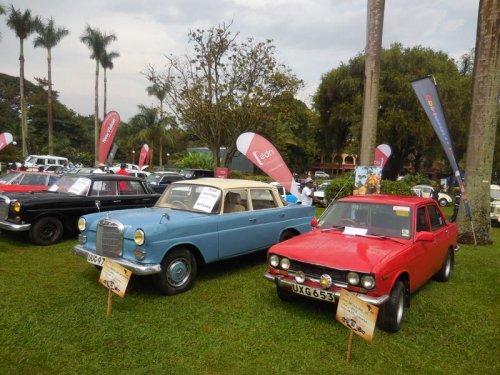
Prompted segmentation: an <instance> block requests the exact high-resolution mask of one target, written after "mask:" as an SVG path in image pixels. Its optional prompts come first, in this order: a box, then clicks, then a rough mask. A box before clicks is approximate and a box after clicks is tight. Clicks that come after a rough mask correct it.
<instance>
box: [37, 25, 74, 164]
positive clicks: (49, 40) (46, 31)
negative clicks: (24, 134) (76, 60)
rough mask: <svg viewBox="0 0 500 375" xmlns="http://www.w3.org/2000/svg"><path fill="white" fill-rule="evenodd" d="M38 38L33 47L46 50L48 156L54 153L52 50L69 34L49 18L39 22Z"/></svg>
mask: <svg viewBox="0 0 500 375" xmlns="http://www.w3.org/2000/svg"><path fill="white" fill-rule="evenodd" d="M37 33H38V36H37V37H36V38H35V41H34V43H33V44H34V46H35V48H36V47H43V48H45V49H46V50H47V66H48V76H49V82H48V83H49V85H48V86H49V87H48V91H47V97H48V106H47V120H48V125H49V131H48V141H49V154H51V155H52V154H53V153H54V141H53V137H52V135H53V134H52V133H53V128H54V124H53V119H52V48H53V47H55V46H56V45H57V44H58V43H59V42H60V41H61V39H62V38H64V37H65V36H66V35H68V34H69V31H68V30H67V29H65V28H63V27H56V26H55V22H54V19H53V18H52V17H51V18H50V19H49V20H47V23H46V24H44V23H43V22H40V27H39V28H38V30H37Z"/></svg>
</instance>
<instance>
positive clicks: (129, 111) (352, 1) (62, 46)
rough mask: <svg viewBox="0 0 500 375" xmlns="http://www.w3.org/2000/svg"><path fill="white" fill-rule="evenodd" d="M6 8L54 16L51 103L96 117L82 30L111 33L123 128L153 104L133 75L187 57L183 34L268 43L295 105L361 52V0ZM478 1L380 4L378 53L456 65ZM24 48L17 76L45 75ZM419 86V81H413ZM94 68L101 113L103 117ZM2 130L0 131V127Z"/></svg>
mask: <svg viewBox="0 0 500 375" xmlns="http://www.w3.org/2000/svg"><path fill="white" fill-rule="evenodd" d="M0 4H2V5H4V6H5V7H7V8H10V5H11V4H13V5H14V7H15V8H16V9H20V10H21V11H24V10H26V9H29V10H30V11H31V13H32V15H38V16H40V17H41V18H42V19H48V18H50V17H53V18H54V20H55V23H56V25H57V26H59V27H65V28H66V29H68V30H69V32H70V34H69V35H68V36H66V37H65V38H64V39H62V40H61V42H60V43H59V44H58V45H57V46H56V47H55V48H54V49H53V50H52V80H53V85H54V86H53V87H54V90H57V91H58V92H59V101H60V102H61V103H63V104H64V105H66V106H67V107H69V108H70V109H72V110H74V111H75V112H77V113H79V114H81V115H83V116H87V115H93V113H94V85H95V81H94V80H95V61H94V60H91V59H90V50H89V49H88V47H87V46H86V45H84V44H83V43H81V42H80V37H81V36H82V34H83V32H84V29H85V28H86V25H87V24H88V25H90V26H91V27H93V28H98V29H99V30H101V31H103V32H107V33H113V34H115V35H116V37H117V41H115V42H113V43H112V44H110V45H109V51H116V52H118V53H119V54H120V57H119V58H117V59H115V60H114V61H113V62H114V69H112V70H111V71H108V104H107V108H108V111H111V110H115V111H117V112H118V113H119V114H120V117H121V118H122V120H123V121H128V120H129V119H130V118H131V117H132V116H133V115H135V114H136V113H137V112H138V110H137V106H138V105H140V104H142V105H146V106H152V105H157V103H156V102H155V99H154V98H153V97H150V96H148V95H147V93H146V87H147V86H149V82H148V81H147V79H146V78H145V76H144V75H143V74H142V73H141V72H145V71H146V67H147V66H148V65H153V66H155V68H157V69H158V70H161V69H162V68H163V67H164V66H165V63H166V60H165V56H166V55H171V54H173V55H175V56H182V55H184V54H186V53H189V52H190V45H189V44H188V37H187V34H188V32H189V31H190V30H195V29H199V28H200V29H209V28H211V27H214V26H218V25H222V24H224V23H226V24H227V23H230V22H231V21H232V22H233V24H232V26H231V31H232V32H233V33H239V36H238V39H237V40H238V41H239V42H243V41H244V40H245V39H247V38H250V37H251V38H254V39H255V40H256V41H265V40H267V39H271V40H272V41H273V45H274V46H275V47H276V58H277V60H278V61H279V62H280V63H282V64H284V65H286V66H288V67H289V68H290V69H291V70H292V72H293V73H294V74H295V75H296V76H297V77H298V78H299V79H302V80H303V81H304V84H305V85H304V88H303V89H302V90H301V91H300V92H299V93H298V98H299V99H301V100H303V101H304V102H305V103H307V104H308V105H309V104H310V103H311V98H312V96H313V95H314V93H315V92H316V89H317V88H318V85H319V83H320V81H321V77H322V75H323V74H326V73H327V72H329V71H330V70H332V69H335V68H337V67H339V66H340V64H341V63H342V62H344V63H347V62H348V61H349V59H350V58H352V57H354V56H356V55H357V54H358V53H360V52H362V51H363V50H364V48H365V45H366V9H367V0H85V1H80V0H59V1H58V0H15V1H10V2H9V1H8V0H0ZM478 4H479V0H386V1H385V14H384V27H383V41H382V47H384V48H386V47H387V48H388V47H389V46H390V45H391V44H392V43H395V42H399V43H402V44H403V46H404V47H414V46H417V45H420V46H423V47H428V48H432V49H433V50H436V51H443V52H445V53H447V54H448V55H449V56H450V57H451V58H455V59H458V58H459V57H460V56H461V55H463V54H464V53H467V52H469V50H470V49H471V48H474V46H475V38H476V26H477V11H478ZM0 33H1V40H0V73H5V74H9V75H12V76H19V39H17V38H16V36H15V34H14V32H13V31H12V30H11V29H9V28H8V27H7V26H6V15H3V16H0ZM33 40H34V36H33V35H32V36H30V37H29V38H28V39H27V40H26V41H25V44H24V55H25V60H26V61H25V78H26V79H28V80H30V81H32V82H35V81H34V77H41V78H43V77H45V78H46V77H47V51H46V50H45V49H43V48H34V47H33ZM415 78H418V77H415ZM102 87H103V82H102V69H101V73H100V82H99V90H100V93H99V102H100V103H99V106H100V108H99V112H100V113H102V97H103V90H102ZM0 132H1V129H0Z"/></svg>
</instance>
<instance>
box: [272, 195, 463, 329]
mask: <svg viewBox="0 0 500 375" xmlns="http://www.w3.org/2000/svg"><path fill="white" fill-rule="evenodd" d="M457 249H458V246H457V226H456V224H455V223H448V222H447V221H446V219H445V216H444V214H443V212H442V210H441V208H440V207H439V206H438V204H437V202H436V201H434V200H433V199H429V198H420V197H414V196H398V195H381V194H373V195H357V196H351V197H346V198H342V199H339V200H336V201H334V202H333V203H332V204H331V205H330V206H329V207H328V208H327V209H326V210H325V211H324V213H323V214H322V215H321V217H320V218H319V219H318V221H317V225H316V226H315V228H314V229H313V230H312V232H309V233H306V234H303V235H301V236H297V237H295V238H292V239H290V240H288V241H285V242H283V243H279V244H277V245H274V246H272V247H271V248H270V249H269V251H268V271H267V272H266V273H265V274H264V277H265V278H266V279H267V280H269V281H272V282H273V284H274V285H275V286H276V289H277V294H278V297H279V298H281V299H282V300H284V301H291V300H293V299H295V297H297V296H304V297H309V298H313V299H318V300H322V301H326V302H330V303H337V302H338V300H339V296H340V291H341V289H345V290H348V291H349V292H351V293H353V294H355V295H356V296H357V297H359V298H360V299H362V300H363V301H365V302H367V303H369V304H372V305H376V306H379V307H380V310H379V314H378V324H379V326H380V327H381V328H382V329H384V330H387V331H389V332H397V331H398V330H399V329H400V328H401V325H402V323H403V318H404V314H405V310H406V309H407V308H408V307H409V306H410V294H411V293H413V292H414V291H416V290H417V289H419V288H420V287H421V286H423V285H424V284H425V283H426V282H427V281H428V280H430V279H431V278H434V279H436V280H438V281H443V282H444V281H448V279H449V278H450V275H451V273H452V270H453V265H454V252H455V251H456V250H457Z"/></svg>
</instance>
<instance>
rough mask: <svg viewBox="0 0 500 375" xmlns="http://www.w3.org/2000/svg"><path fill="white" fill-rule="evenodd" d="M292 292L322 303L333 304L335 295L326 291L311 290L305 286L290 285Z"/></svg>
mask: <svg viewBox="0 0 500 375" xmlns="http://www.w3.org/2000/svg"><path fill="white" fill-rule="evenodd" d="M292 292H294V293H297V294H301V295H303V296H306V297H311V298H316V299H320V300H322V301H328V302H335V294H334V293H333V292H330V291H328V290H322V289H316V288H311V287H308V286H305V285H298V284H292Z"/></svg>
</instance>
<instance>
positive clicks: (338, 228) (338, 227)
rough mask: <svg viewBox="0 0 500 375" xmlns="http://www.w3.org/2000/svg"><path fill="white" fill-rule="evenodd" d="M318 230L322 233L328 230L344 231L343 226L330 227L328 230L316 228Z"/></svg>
mask: <svg viewBox="0 0 500 375" xmlns="http://www.w3.org/2000/svg"><path fill="white" fill-rule="evenodd" d="M318 229H321V231H322V232H327V231H330V230H344V229H345V225H332V226H331V227H328V228H318Z"/></svg>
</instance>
